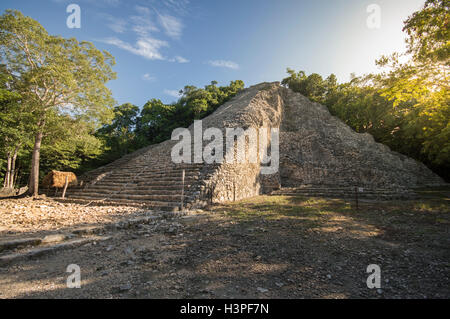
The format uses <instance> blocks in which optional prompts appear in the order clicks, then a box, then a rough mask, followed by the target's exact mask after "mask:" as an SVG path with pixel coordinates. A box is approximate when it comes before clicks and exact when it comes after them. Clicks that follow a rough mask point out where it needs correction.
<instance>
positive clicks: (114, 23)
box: [99, 13, 127, 33]
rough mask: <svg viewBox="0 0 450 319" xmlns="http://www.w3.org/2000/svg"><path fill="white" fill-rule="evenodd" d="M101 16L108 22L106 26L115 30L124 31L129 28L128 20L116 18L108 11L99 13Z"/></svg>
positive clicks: (117, 31)
mask: <svg viewBox="0 0 450 319" xmlns="http://www.w3.org/2000/svg"><path fill="white" fill-rule="evenodd" d="M99 16H100V17H101V18H103V19H105V20H106V21H107V22H108V23H107V24H106V26H107V27H108V28H110V29H111V30H113V31H114V32H116V33H124V32H125V31H126V30H127V21H125V20H124V19H121V18H116V17H114V16H112V15H110V14H107V13H102V14H99Z"/></svg>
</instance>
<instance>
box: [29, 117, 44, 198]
mask: <svg viewBox="0 0 450 319" xmlns="http://www.w3.org/2000/svg"><path fill="white" fill-rule="evenodd" d="M42 126H43V124H42V125H39V131H38V132H37V133H36V137H35V140H34V148H33V156H32V157H31V174H30V185H29V186H28V188H29V190H28V192H29V194H30V195H32V196H33V197H36V196H38V195H39V193H38V192H39V159H40V155H41V143H42V137H43V135H44V134H43V133H42Z"/></svg>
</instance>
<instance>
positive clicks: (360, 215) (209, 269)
mask: <svg viewBox="0 0 450 319" xmlns="http://www.w3.org/2000/svg"><path fill="white" fill-rule="evenodd" d="M449 200H450V198H449V196H448V193H447V194H438V196H431V195H429V196H426V198H423V199H420V200H412V201H399V202H381V203H374V202H365V203H360V205H359V210H356V208H355V207H354V205H353V204H352V203H351V202H349V201H344V200H331V199H318V198H302V197H275V196H273V197H267V196H262V197H257V198H254V199H249V200H245V201H241V202H237V203H231V204H227V205H221V206H215V207H212V208H210V210H208V211H205V212H204V214H203V215H201V216H203V217H196V218H191V219H183V218H175V219H170V220H160V221H155V222H153V223H151V224H149V225H141V226H139V227H136V228H134V229H128V230H120V231H115V232H111V233H109V234H108V235H109V236H111V239H109V240H107V241H104V242H99V243H92V244H87V245H84V246H81V247H79V248H75V249H73V250H66V251H61V252H57V253H56V254H53V255H49V256H45V257H41V258H38V259H35V260H27V261H23V262H20V263H15V264H12V265H9V266H5V267H0V298H338V299H340V298H450V205H449ZM40 202H41V203H40V205H44V206H52V205H53V206H54V208H53V209H52V210H51V209H50V210H49V211H51V212H52V213H48V214H47V215H45V216H47V217H45V219H44V221H40V220H39V219H38V220H34V218H33V217H31V215H30V216H28V217H27V218H25V217H23V216H22V217H20V218H16V219H14V220H15V221H16V222H10V223H8V222H7V220H9V218H10V217H11V216H15V214H13V213H12V211H13V210H16V211H17V210H18V208H14V207H15V206H14V205H16V206H17V205H22V206H24V207H27V205H32V204H33V203H30V201H28V202H27V201H26V200H18V201H17V202H15V203H13V201H11V200H8V201H7V202H1V201H0V207H1V208H0V223H1V224H0V226H1V227H3V228H2V229H0V236H2V237H11V236H19V235H27V236H29V235H32V234H35V233H36V232H37V233H39V232H49V231H52V230H55V229H58V228H64V227H69V226H70V225H69V224H68V223H69V222H68V221H67V219H66V218H64V219H63V220H64V221H59V217H58V215H57V214H59V211H60V210H64V207H65V206H58V205H54V202H53V201H51V200H48V201H44V202H42V201H40ZM34 204H35V205H36V203H34ZM78 208H80V207H78ZM24 209H25V210H26V209H27V208H24ZM34 209H35V210H36V207H35V208H34ZM116 209H117V211H115V210H116ZM72 210H73V211H72ZM108 210H109V211H108ZM30 211H31V210H30ZM36 211H37V210H36ZM69 211H71V212H72V213H69V212H66V215H64V214H63V215H64V216H66V217H67V216H72V218H73V219H72V223H73V224H74V225H71V226H78V225H79V224H83V225H85V224H95V223H106V222H112V221H113V220H116V219H120V218H124V216H126V215H127V214H128V215H130V216H134V215H136V214H140V211H139V210H138V209H130V210H128V211H127V210H126V208H125V207H92V208H86V211H85V212H80V214H81V216H84V217H83V218H81V217H80V216H79V217H76V215H77V214H76V212H77V206H74V207H72V208H70V209H69ZM50 216H53V219H51V218H50ZM77 218H79V219H77ZM49 220H50V221H49ZM31 221H33V222H32V223H33V224H32V225H34V226H33V227H34V228H33V227H30V225H31V224H30V223H31ZM39 225H47V226H42V227H41V228H39ZM51 225H53V226H51ZM33 229H34V232H33ZM70 264H77V265H79V266H80V269H81V279H82V282H81V288H80V289H69V288H67V286H66V280H67V277H68V276H69V273H66V268H67V266H68V265H70ZM371 264H376V265H379V266H380V268H381V284H382V287H381V289H369V288H368V287H367V284H366V280H367V277H368V276H369V275H370V274H368V273H367V272H366V269H367V267H368V265H371Z"/></svg>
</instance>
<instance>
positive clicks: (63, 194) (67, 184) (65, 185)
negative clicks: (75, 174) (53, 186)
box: [62, 175, 69, 199]
mask: <svg viewBox="0 0 450 319" xmlns="http://www.w3.org/2000/svg"><path fill="white" fill-rule="evenodd" d="M68 186H69V176H67V175H66V182H65V184H64V190H63V193H62V199H64V198H65V197H66V191H67V187H68Z"/></svg>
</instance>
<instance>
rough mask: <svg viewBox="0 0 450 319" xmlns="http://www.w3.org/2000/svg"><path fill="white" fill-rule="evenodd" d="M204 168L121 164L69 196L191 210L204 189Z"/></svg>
mask: <svg viewBox="0 0 450 319" xmlns="http://www.w3.org/2000/svg"><path fill="white" fill-rule="evenodd" d="M202 168H203V165H201V164H200V165H199V164H192V165H191V164H182V165H175V164H172V163H160V164H153V163H151V162H150V163H145V160H144V159H141V160H140V161H134V162H133V163H128V164H126V165H123V166H120V165H119V167H118V168H116V169H114V170H111V171H110V172H109V173H107V174H105V176H102V177H101V178H100V179H97V180H94V181H91V182H87V183H86V182H84V183H82V185H81V186H79V187H76V188H72V189H70V190H69V192H68V195H67V197H68V198H69V199H76V200H83V201H86V202H89V201H107V202H109V203H110V202H115V203H121V204H140V205H141V206H145V207H146V208H149V209H152V210H161V211H178V210H179V209H180V208H181V207H182V206H183V207H186V208H189V207H191V206H192V204H193V203H194V202H195V201H196V198H197V196H196V194H198V193H199V192H200V190H201V189H202V185H201V181H200V176H201V174H202ZM183 171H184V173H185V177H184V186H183V179H182V176H183ZM183 187H184V188H183ZM203 189H204V186H203Z"/></svg>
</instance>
